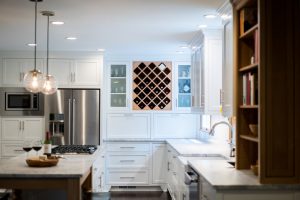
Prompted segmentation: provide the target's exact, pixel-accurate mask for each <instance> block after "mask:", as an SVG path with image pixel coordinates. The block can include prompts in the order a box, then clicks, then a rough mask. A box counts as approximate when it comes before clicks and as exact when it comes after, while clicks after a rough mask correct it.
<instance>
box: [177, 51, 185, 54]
mask: <svg viewBox="0 0 300 200" xmlns="http://www.w3.org/2000/svg"><path fill="white" fill-rule="evenodd" d="M176 53H179V54H182V53H184V51H176Z"/></svg>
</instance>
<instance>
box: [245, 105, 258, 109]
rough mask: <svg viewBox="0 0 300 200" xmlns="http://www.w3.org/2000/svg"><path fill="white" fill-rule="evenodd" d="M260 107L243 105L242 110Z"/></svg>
mask: <svg viewBox="0 0 300 200" xmlns="http://www.w3.org/2000/svg"><path fill="white" fill-rule="evenodd" d="M258 107H259V106H258V105H241V106H240V109H258Z"/></svg>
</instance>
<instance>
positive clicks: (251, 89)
mask: <svg viewBox="0 0 300 200" xmlns="http://www.w3.org/2000/svg"><path fill="white" fill-rule="evenodd" d="M257 94H258V84H257V74H256V73H253V72H248V73H245V74H244V75H243V105H252V106H253V105H257V103H258V100H257V99H258V96H257Z"/></svg>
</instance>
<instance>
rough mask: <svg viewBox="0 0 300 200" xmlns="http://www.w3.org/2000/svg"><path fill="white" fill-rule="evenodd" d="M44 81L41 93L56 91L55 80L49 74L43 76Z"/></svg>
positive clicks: (48, 93) (47, 93)
mask: <svg viewBox="0 0 300 200" xmlns="http://www.w3.org/2000/svg"><path fill="white" fill-rule="evenodd" d="M44 80H45V82H44V85H43V89H42V93H43V94H46V95H50V94H54V93H55V92H56V91H57V85H56V80H55V78H54V77H53V76H51V75H49V74H48V75H46V76H45V79H44Z"/></svg>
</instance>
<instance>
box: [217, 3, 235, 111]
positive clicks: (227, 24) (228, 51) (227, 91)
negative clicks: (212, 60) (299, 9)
mask: <svg viewBox="0 0 300 200" xmlns="http://www.w3.org/2000/svg"><path fill="white" fill-rule="evenodd" d="M222 11H223V12H222V13H220V15H221V16H232V7H231V6H230V5H229V3H228V4H226V6H225V8H224V9H223V10H222ZM222 24H223V65H222V66H223V69H222V73H223V75H222V114H223V116H224V117H231V116H232V115H233V74H234V68H233V22H232V17H224V18H222Z"/></svg>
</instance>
